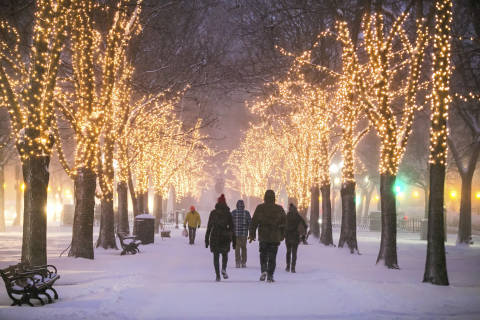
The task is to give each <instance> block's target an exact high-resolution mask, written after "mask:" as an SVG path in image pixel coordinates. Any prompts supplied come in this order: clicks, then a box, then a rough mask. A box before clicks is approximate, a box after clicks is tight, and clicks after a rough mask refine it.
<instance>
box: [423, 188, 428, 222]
mask: <svg viewBox="0 0 480 320" xmlns="http://www.w3.org/2000/svg"><path fill="white" fill-rule="evenodd" d="M428 188H429V186H425V188H424V189H423V197H424V202H425V204H424V205H425V215H424V218H425V219H428V198H429V191H428Z"/></svg>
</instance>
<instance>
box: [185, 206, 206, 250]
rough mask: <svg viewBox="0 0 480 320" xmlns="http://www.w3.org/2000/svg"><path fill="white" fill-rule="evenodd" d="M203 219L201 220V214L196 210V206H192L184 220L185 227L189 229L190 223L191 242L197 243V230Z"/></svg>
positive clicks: (189, 235)
mask: <svg viewBox="0 0 480 320" xmlns="http://www.w3.org/2000/svg"><path fill="white" fill-rule="evenodd" d="M201 222H202V221H201V220H200V214H199V213H198V212H197V211H195V207H194V206H191V207H190V211H189V212H188V213H187V215H186V216H185V220H184V221H183V228H184V229H185V230H186V229H187V223H188V239H189V241H190V244H194V243H195V234H196V231H197V228H200V223H201Z"/></svg>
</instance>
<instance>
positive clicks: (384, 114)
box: [230, 1, 476, 206]
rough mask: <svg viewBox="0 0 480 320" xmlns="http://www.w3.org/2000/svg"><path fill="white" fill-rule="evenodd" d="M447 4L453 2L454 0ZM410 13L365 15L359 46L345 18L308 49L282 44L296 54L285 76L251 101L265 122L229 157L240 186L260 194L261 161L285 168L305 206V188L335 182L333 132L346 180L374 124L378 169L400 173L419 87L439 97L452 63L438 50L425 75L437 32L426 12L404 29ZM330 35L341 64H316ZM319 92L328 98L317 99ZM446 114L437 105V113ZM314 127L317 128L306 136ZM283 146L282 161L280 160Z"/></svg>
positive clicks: (285, 178) (284, 178)
mask: <svg viewBox="0 0 480 320" xmlns="http://www.w3.org/2000/svg"><path fill="white" fill-rule="evenodd" d="M443 3H444V4H443V5H448V3H450V6H451V1H443ZM408 17H409V13H408V12H404V13H403V14H401V15H400V16H399V17H398V18H397V19H395V21H394V22H393V24H392V26H391V27H390V28H389V29H388V28H387V26H386V24H385V22H384V17H383V15H382V14H380V13H373V14H371V15H365V17H364V19H363V21H362V26H361V32H362V34H363V36H361V37H358V39H359V40H358V43H357V44H356V45H354V44H353V41H352V36H351V34H350V30H349V26H348V24H347V23H346V22H345V21H341V20H339V21H337V22H336V24H335V30H334V31H330V30H326V31H324V32H322V33H321V34H319V35H318V41H317V42H315V43H314V45H313V47H312V49H311V50H307V51H304V52H302V53H300V54H298V55H296V54H293V53H290V52H287V51H286V50H284V49H282V48H278V49H279V51H280V52H281V53H282V54H283V55H285V56H288V57H291V58H292V59H293V63H292V65H291V67H290V69H289V71H288V74H287V80H275V81H272V83H270V84H269V85H268V88H274V89H272V90H270V91H273V93H271V94H269V95H267V96H266V97H264V98H261V99H259V101H256V102H255V103H254V104H253V105H251V106H250V111H251V112H252V113H253V114H255V115H258V116H259V118H260V119H261V121H260V124H258V123H257V124H251V125H250V128H249V129H248V130H247V132H246V134H245V138H244V140H243V141H242V143H241V145H240V147H239V148H238V150H235V151H234V152H232V154H231V156H230V163H231V165H232V166H233V167H234V168H235V174H236V178H237V180H239V181H240V183H239V185H240V188H241V192H242V193H244V194H246V195H251V196H260V193H259V192H258V191H256V190H254V189H253V188H252V187H248V186H249V185H251V184H252V181H255V183H257V184H258V185H260V186H265V184H266V183H267V182H268V180H271V179H272V178H271V177H274V176H275V175H274V173H273V171H272V170H270V171H269V173H264V172H262V173H261V174H259V173H258V171H259V168H263V169H267V170H268V169H269V168H270V167H275V170H277V171H279V172H281V174H277V176H278V177H281V184H282V185H285V186H286V188H287V189H288V190H287V191H288V195H289V196H291V197H295V198H297V200H298V201H299V206H304V205H308V203H309V201H308V200H309V199H307V198H308V192H305V191H304V190H308V189H307V188H310V187H311V186H313V185H314V184H315V183H318V182H320V184H321V185H322V184H325V185H329V184H330V172H329V167H330V161H331V159H332V157H333V154H334V153H335V151H336V149H335V150H332V148H331V145H332V136H333V135H332V132H336V131H339V132H340V133H339V135H340V137H341V141H340V144H337V148H338V149H339V150H340V151H341V154H342V160H343V167H342V182H343V183H347V182H355V174H356V173H358V172H360V171H362V169H361V168H362V166H363V165H362V164H361V163H360V162H359V160H358V159H356V157H355V147H356V146H357V144H358V143H359V141H360V139H361V138H362V137H363V136H364V135H365V134H366V133H367V132H368V130H369V129H370V128H374V129H375V131H376V133H377V135H378V137H379V138H380V162H379V173H380V174H387V175H392V176H396V174H397V172H398V168H399V164H400V162H401V159H402V157H403V155H404V153H405V150H406V146H407V142H408V139H409V137H410V135H411V132H412V125H413V120H414V115H415V112H416V111H418V110H420V109H421V108H422V107H423V106H422V105H419V104H418V103H417V95H418V93H419V92H420V91H422V90H424V91H426V90H428V89H429V88H430V87H431V86H434V87H435V86H436V88H434V90H433V92H434V93H433V95H434V98H432V99H437V100H438V99H439V98H438V97H437V95H438V92H439V90H440V91H442V90H443V92H446V91H448V83H447V82H446V78H447V75H448V72H450V65H449V62H447V60H448V61H449V59H450V57H449V56H447V54H446V53H445V55H444V56H443V55H442V56H441V59H444V60H442V62H441V63H442V66H443V67H444V69H443V71H442V73H441V74H434V75H433V76H432V81H431V82H429V81H424V82H421V81H420V79H421V75H422V67H423V65H424V63H423V62H424V59H425V51H426V48H427V46H428V44H429V42H430V39H432V37H431V36H430V34H429V29H428V22H427V20H426V19H425V18H419V19H417V20H416V32H415V34H414V35H413V36H412V34H411V33H410V34H409V33H407V31H406V29H405V27H404V25H405V22H406V20H407V18H408ZM444 19H451V17H449V18H447V17H446V18H444ZM445 25H446V26H448V24H445ZM438 28H441V26H437V29H438ZM325 37H333V38H334V39H336V40H337V41H338V42H339V43H340V44H341V48H342V60H341V61H342V66H341V70H340V71H338V70H333V69H331V68H328V67H325V66H323V65H319V64H317V63H315V62H314V61H315V60H314V59H312V57H313V55H314V50H315V49H317V48H318V47H319V46H320V43H321V42H320V40H321V39H323V38H325ZM435 37H438V36H434V42H433V46H434V47H435V46H440V45H441V46H442V49H441V52H447V51H448V49H449V47H447V44H446V43H447V42H448V41H449V39H442V40H443V41H444V43H442V44H439V43H438V44H437V43H436V42H435V39H436V38H435ZM437 41H438V40H437ZM448 52H449V51H448ZM360 55H361V56H362V58H361V59H360V58H359V56H360ZM305 70H315V71H316V72H318V73H321V74H323V75H326V76H327V77H328V78H330V79H332V80H333V81H330V82H328V81H324V82H325V83H316V84H315V83H312V82H309V81H308V80H306V77H305V75H306V74H308V72H310V71H305ZM435 81H437V84H434V82H435ZM332 82H333V83H334V84H333V85H332V84H331V83H332ZM435 92H437V93H435ZM319 94H320V95H321V96H323V97H325V98H324V99H323V100H322V99H318V95H319ZM315 95H317V96H316V97H315ZM440 96H441V95H440ZM467 96H468V99H472V98H473V99H474V98H476V96H475V95H474V94H467V95H465V96H463V95H457V97H458V98H459V99H462V100H463V101H465V100H467ZM447 97H448V96H447ZM437 100H435V101H437ZM436 104H437V105H438V101H437V102H436ZM311 105H314V106H315V108H317V109H318V110H319V112H318V114H321V115H323V117H321V116H320V117H318V116H314V114H315V112H313V113H309V110H310V106H311ZM443 113H445V112H443ZM443 113H442V111H436V112H433V116H434V117H436V116H440V115H442V114H443ZM363 118H365V119H366V120H365V121H364V120H362V119H363ZM362 126H363V128H361V127H362ZM259 128H261V130H262V133H261V134H263V135H264V136H265V138H264V139H265V141H264V142H263V143H259V142H258V140H255V139H252V138H251V137H252V136H255V135H254V134H253V132H255V131H258V130H259ZM266 128H268V129H266ZM442 128H443V127H442ZM443 129H444V130H445V131H441V132H437V133H435V134H433V133H432V139H433V140H435V141H439V139H440V137H442V138H441V141H440V142H437V144H440V145H445V144H446V135H447V134H448V131H447V127H446V126H444V128H443ZM443 129H442V130H443ZM292 133H293V134H292ZM309 133H314V135H310V136H309V135H308V134H309ZM269 134H270V135H271V136H272V138H270V136H269ZM257 136H258V134H257ZM303 139H304V140H303ZM254 144H257V145H260V146H261V147H260V148H259V150H257V149H256V148H253V149H252V145H254ZM432 145H433V141H432ZM304 147H305V148H304ZM319 151H320V152H319ZM445 152H446V151H445ZM279 153H281V154H282V157H281V158H282V159H283V160H284V161H279V160H278V157H279V156H278V154H279ZM264 154H267V155H264ZM312 154H315V156H312ZM240 155H241V156H240ZM437 156H438V157H440V158H442V159H444V157H445V154H443V153H442V152H440V154H437ZM238 159H242V161H239V160H238ZM442 161H445V160H442ZM278 166H280V168H278ZM309 168H315V170H317V171H315V173H310V174H309V175H310V177H312V176H313V177H315V178H314V179H306V177H307V175H305V174H304V172H308V171H309V170H310V169H309ZM359 170H360V171H359ZM363 171H364V170H363ZM254 175H256V176H255V177H253V176H254ZM258 180H260V181H258ZM305 194H307V195H305Z"/></svg>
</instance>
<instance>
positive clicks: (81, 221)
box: [68, 168, 97, 259]
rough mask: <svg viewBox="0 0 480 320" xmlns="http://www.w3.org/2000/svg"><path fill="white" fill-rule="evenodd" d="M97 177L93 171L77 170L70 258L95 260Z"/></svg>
mask: <svg viewBox="0 0 480 320" xmlns="http://www.w3.org/2000/svg"><path fill="white" fill-rule="evenodd" d="M96 178H97V177H96V175H95V173H94V172H93V170H91V169H87V168H79V169H77V176H76V177H75V181H74V187H75V214H74V217H73V233H72V246H71V248H70V252H69V253H68V256H70V257H76V258H87V259H93V257H94V254H93V219H94V210H95V187H96Z"/></svg>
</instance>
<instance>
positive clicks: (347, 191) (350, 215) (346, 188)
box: [338, 182, 358, 253]
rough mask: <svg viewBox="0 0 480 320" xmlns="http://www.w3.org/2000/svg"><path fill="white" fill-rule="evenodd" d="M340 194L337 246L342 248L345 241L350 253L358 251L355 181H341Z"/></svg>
mask: <svg viewBox="0 0 480 320" xmlns="http://www.w3.org/2000/svg"><path fill="white" fill-rule="evenodd" d="M340 194H341V197H342V226H341V228H340V239H339V240H338V247H339V248H343V245H344V244H345V242H346V243H347V246H348V248H349V249H350V253H354V252H357V253H358V244H357V212H356V206H355V182H346V183H343V184H342V188H341V190H340Z"/></svg>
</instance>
